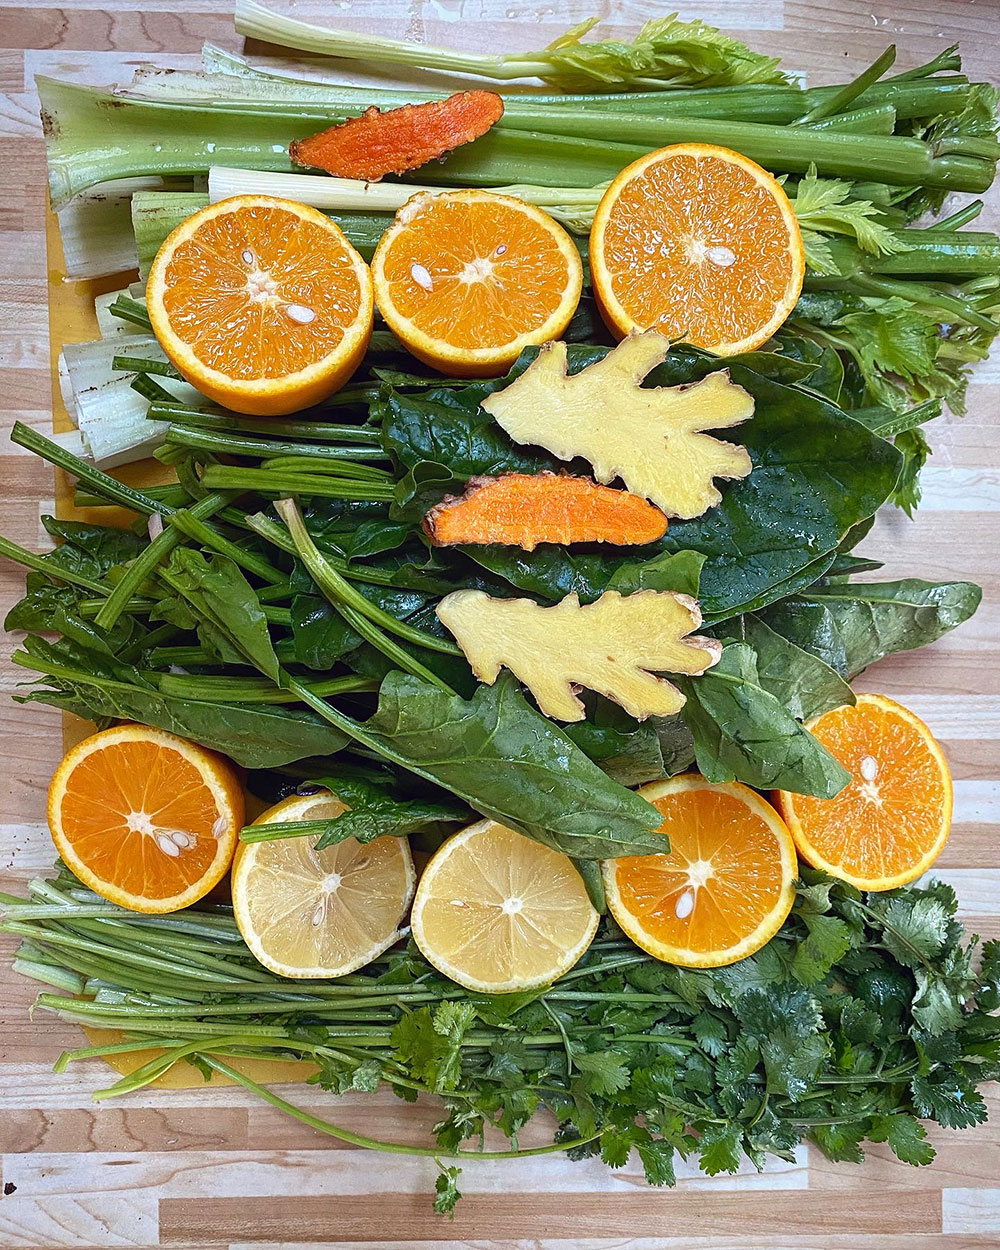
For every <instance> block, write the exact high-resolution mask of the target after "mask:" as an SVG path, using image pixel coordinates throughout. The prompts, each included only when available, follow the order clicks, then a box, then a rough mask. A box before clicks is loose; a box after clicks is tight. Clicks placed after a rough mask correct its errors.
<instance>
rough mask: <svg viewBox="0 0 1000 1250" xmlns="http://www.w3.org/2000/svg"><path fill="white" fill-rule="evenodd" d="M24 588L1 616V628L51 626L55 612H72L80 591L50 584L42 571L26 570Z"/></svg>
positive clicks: (42, 628)
mask: <svg viewBox="0 0 1000 1250" xmlns="http://www.w3.org/2000/svg"><path fill="white" fill-rule="evenodd" d="M26 588H27V593H26V594H25V595H24V597H23V598H21V599H19V600H18V601H17V603H15V604H14V606H13V607H12V608H11V610H10V611H9V612H8V613H7V615H6V617H5V618H4V623H3V627H4V629H6V630H11V629H23V630H27V631H28V632H31V631H39V632H44V631H46V630H50V629H53V628H54V626H53V624H52V622H53V621H54V620H55V617H56V614H57V613H59V612H61V611H64V610H66V611H72V610H73V609H74V608H75V607H76V604H77V602H78V601H79V591H77V590H74V589H73V587H72V586H56V585H53V584H52V582H50V581H49V579H48V578H47V577H46V576H45V575H44V574H43V573H29V574H28V577H27V581H26Z"/></svg>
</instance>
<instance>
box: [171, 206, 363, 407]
mask: <svg viewBox="0 0 1000 1250" xmlns="http://www.w3.org/2000/svg"><path fill="white" fill-rule="evenodd" d="M146 301H147V309H148V311H149V319H150V321H151V322H152V326H153V331H154V333H155V334H156V337H157V339H159V342H160V346H161V347H162V348H163V350H164V351H165V352H166V354H167V356H168V357H169V358H170V360H171V361H172V362H173V363H174V364H175V365H176V366H177V368H178V369H179V370H180V371H181V373H182V374H183V375H184V377H185V378H187V380H188V381H189V382H191V383H192V384H193V385H194V386H196V387H197V388H198V389H199V390H200V391H202V393H203V394H205V395H207V396H208V397H209V398H210V399H214V400H216V401H217V402H218V403H220V404H224V405H226V407H228V408H232V409H234V410H235V411H237V412H248V413H255V414H258V415H262V416H274V415H278V414H282V413H288V412H295V411H297V410H298V409H300V408H305V407H307V406H308V405H309V404H315V403H318V402H319V401H320V400H322V399H325V398H326V397H327V396H328V395H330V394H331V393H332V392H333V391H335V390H336V389H337V388H338V387H339V386H342V385H343V383H344V382H346V381H347V379H348V378H349V377H350V375H351V374H352V373H353V372H354V370H355V369H356V368H357V366H358V364H359V363H360V361H361V357H362V356H363V355H364V353H365V349H366V348H367V345H368V341H369V339H370V337H371V329H372V319H373V316H374V297H373V292H372V283H371V274H370V273H369V271H368V267H367V265H366V264H365V262H364V261H363V260H362V259H361V257H360V256H359V255H358V253H357V252H356V251H355V250H354V248H353V247H352V246H351V245H350V243H349V242H348V241H347V239H346V238H345V237H344V235H343V233H342V231H341V229H340V227H339V226H337V225H335V224H334V222H332V221H331V220H330V219H329V218H328V217H325V216H324V215H323V214H322V213H320V212H318V211H317V210H316V209H314V208H309V207H307V206H306V205H305V204H297V203H295V201H293V200H283V199H278V198H277V197H275V196H268V195H240V196H235V197H234V198H232V199H228V200H221V201H220V202H219V203H217V204H210V205H208V207H207V208H203V209H201V210H200V211H199V212H197V213H194V214H193V215H192V216H191V217H189V218H188V219H187V220H186V221H184V222H182V223H181V224H180V225H179V226H178V227H177V228H176V230H174V231H173V233H172V234H170V235H169V236H168V237H167V239H166V241H165V242H164V244H163V246H162V247H161V248H160V250H159V252H158V253H157V255H156V259H155V260H154V261H153V265H152V268H151V269H150V273H149V281H148V283H147V287H146Z"/></svg>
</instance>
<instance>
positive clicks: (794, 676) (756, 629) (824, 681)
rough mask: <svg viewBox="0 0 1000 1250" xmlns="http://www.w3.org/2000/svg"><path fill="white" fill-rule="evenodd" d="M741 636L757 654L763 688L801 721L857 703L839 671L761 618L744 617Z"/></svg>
mask: <svg viewBox="0 0 1000 1250" xmlns="http://www.w3.org/2000/svg"><path fill="white" fill-rule="evenodd" d="M738 634H742V637H743V640H744V641H746V642H748V643H749V644H750V646H751V647H752V648H753V649H754V651H755V652H756V655H757V680H758V682H759V683H760V685H761V687H762V688H763V689H764V690H766V691H767V692H768V693H769V694H773V695H774V697H775V698H776V699H777V700H778V702H779V703H780V704H782V705H783V706H784V707H785V708H787V710H788V711H789V712H791V714H792V715H793V716H794V717H796V718H797V719H798V720H810V719H811V718H812V717H814V716H818V715H819V714H820V713H821V712H826V711H829V710H830V709H831V708H835V707H843V706H844V704H845V703H853V702H854V692H853V691H852V690H851V687H850V686H849V685H848V684H847V682H846V681H844V679H843V678H842V677H841V676H840V674H839V673H838V672H836V671H835V670H834V669H832V668H831V667H830V666H829V665H828V664H826V663H824V662H823V661H822V660H821V659H820V658H819V657H818V656H815V655H813V654H812V653H811V652H809V651H805V650H803V649H802V648H801V647H798V646H796V645H795V643H794V642H789V640H788V639H787V638H783V637H782V636H781V634H778V633H775V631H774V630H773V629H771V628H770V626H768V625H765V623H764V622H763V621H762V620H761V619H760V618H759V617H757V616H743V617H740V620H739V630H738ZM730 636H732V635H730ZM737 636H738V635H737Z"/></svg>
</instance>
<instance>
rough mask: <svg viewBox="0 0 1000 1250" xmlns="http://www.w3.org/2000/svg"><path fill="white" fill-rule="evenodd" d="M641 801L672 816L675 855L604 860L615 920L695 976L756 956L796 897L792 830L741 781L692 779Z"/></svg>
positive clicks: (660, 784) (647, 789)
mask: <svg viewBox="0 0 1000 1250" xmlns="http://www.w3.org/2000/svg"><path fill="white" fill-rule="evenodd" d="M639 793H640V794H641V795H642V797H643V798H644V799H647V800H648V801H649V802H650V803H652V804H653V806H654V807H656V808H657V809H658V810H659V811H660V812H661V813H662V814H663V824H662V825H661V826H660V832H661V833H663V834H665V835H666V837H668V838H669V839H670V850H669V853H667V854H664V855H643V856H626V857H625V858H623V859H608V860H605V861H604V862H603V864H602V869H603V872H604V888H605V890H606V892H607V897H608V908H609V909H610V911H611V914H612V915H613V916H614V918H615V920H617V921H618V924H619V925H620V926H621V928H622V929H623V930H624V932H625V933H626V934H627V935H628V936H629V937H630V938H631V939H632V941H633V942H635V943H636V945H637V946H641V947H642V949H643V950H644V951H648V953H649V954H650V955H654V956H655V957H656V958H657V959H662V960H664V962H666V963H671V964H680V965H682V966H683V967H685V968H718V967H721V966H722V965H723V964H731V963H733V962H735V961H736V960H737V959H743V958H745V957H746V956H747V955H752V954H753V952H754V951H755V950H758V949H759V948H760V947H761V946H763V945H764V943H765V942H767V941H768V940H769V939H770V938H772V937H773V936H774V934H775V933H777V931H778V930H779V929H780V928H781V925H782V924H783V922H784V920H785V917H786V916H787V915H788V913H789V911H790V910H791V907H792V903H793V901H794V899H795V873H796V859H795V846H794V843H793V842H792V839H791V835H790V834H789V832H788V830H787V828H786V827H785V822H784V821H783V820H782V819H781V817H780V816H779V815H778V813H777V812H776V811H775V810H774V808H773V807H771V806H770V804H768V803H765V801H764V800H763V799H762V798H761V797H760V796H759V795H758V794H755V793H754V791H753V790H751V789H749V788H748V787H747V786H744V785H741V784H740V783H739V782H736V781H733V782H727V783H725V784H721V785H720V784H713V783H712V782H710V781H706V780H705V778H704V777H700V776H697V775H696V774H694V773H686V774H684V775H682V776H680V777H671V778H670V780H669V781H657V782H654V783H653V784H652V785H648V786H643V788H642V789H641V790H640V791H639Z"/></svg>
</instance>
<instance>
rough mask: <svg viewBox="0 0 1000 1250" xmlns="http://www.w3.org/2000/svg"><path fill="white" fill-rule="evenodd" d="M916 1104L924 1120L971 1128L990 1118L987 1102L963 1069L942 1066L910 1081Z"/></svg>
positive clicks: (915, 1107) (915, 1106)
mask: <svg viewBox="0 0 1000 1250" xmlns="http://www.w3.org/2000/svg"><path fill="white" fill-rule="evenodd" d="M910 1089H911V1091H912V1093H913V1106H914V1109H915V1110H916V1112H917V1114H918V1115H919V1116H920V1117H921V1118H922V1119H924V1120H937V1122H938V1124H943V1125H944V1127H945V1128H971V1127H972V1125H973V1124H981V1123H982V1122H983V1121H984V1120H985V1119H986V1103H985V1102H984V1101H983V1098H982V1095H981V1094H980V1093H979V1091H978V1090H977V1089H976V1087H975V1085H974V1084H973V1083H972V1082H971V1081H970V1080H968V1078H967V1077H964V1076H963V1075H961V1074H960V1073H959V1072H957V1071H955V1070H952V1071H948V1070H941V1071H936V1072H934V1073H932V1074H931V1075H929V1076H915V1077H914V1078H913V1080H912V1081H911V1082H910Z"/></svg>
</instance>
